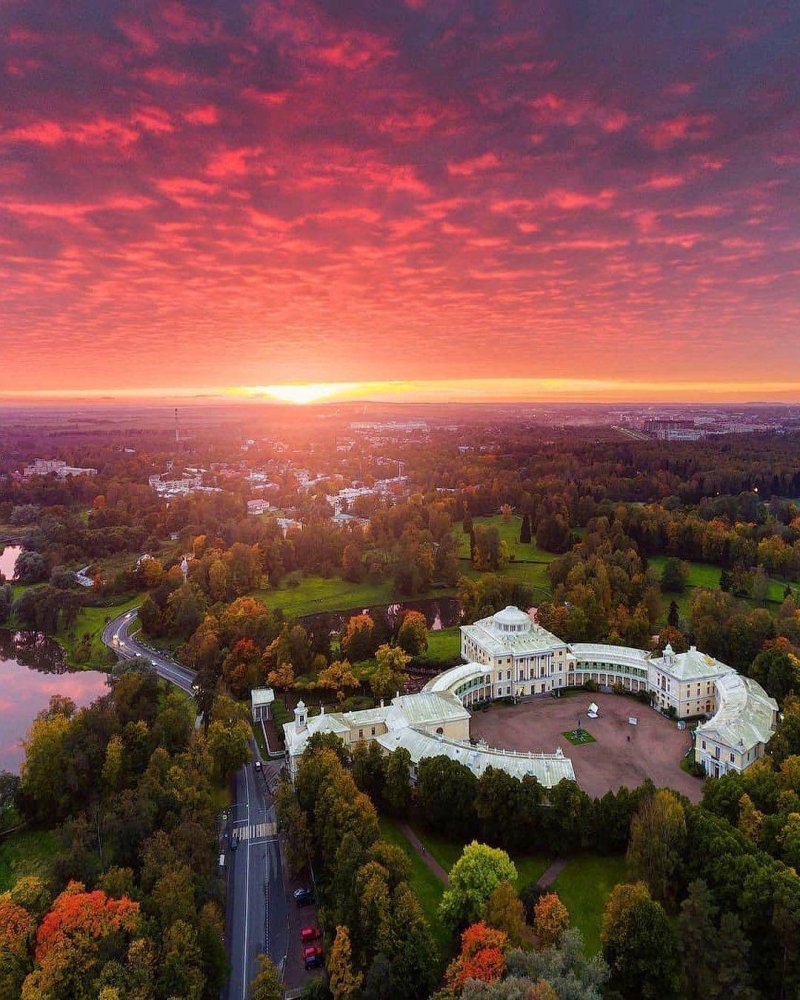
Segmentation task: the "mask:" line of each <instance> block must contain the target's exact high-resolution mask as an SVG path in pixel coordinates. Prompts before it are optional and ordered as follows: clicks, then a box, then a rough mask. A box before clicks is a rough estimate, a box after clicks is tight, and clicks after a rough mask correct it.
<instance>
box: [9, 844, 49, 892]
mask: <svg viewBox="0 0 800 1000" xmlns="http://www.w3.org/2000/svg"><path fill="white" fill-rule="evenodd" d="M57 851H58V845H57V843H56V838H55V834H54V833H53V832H52V831H51V830H28V829H23V830H18V831H17V832H16V833H10V834H9V835H8V836H7V837H3V838H2V839H0V892H5V891H6V890H7V889H10V888H11V887H12V886H13V885H15V884H16V883H17V882H18V881H19V879H21V878H23V877H24V876H26V875H41V876H42V877H43V878H49V877H50V872H51V867H52V863H53V858H54V857H55V855H56V853H57Z"/></svg>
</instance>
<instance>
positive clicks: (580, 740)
mask: <svg viewBox="0 0 800 1000" xmlns="http://www.w3.org/2000/svg"><path fill="white" fill-rule="evenodd" d="M561 735H562V736H563V737H564V739H567V740H569V741H570V743H571V744H572V745H573V746H574V747H580V746H583V745H584V744H585V743H596V742H597V741H596V740H595V738H594V736H592V734H591V733H590V732H587V730H585V729H581V730H577V729H572V730H570V731H569V732H568V733H562V734H561Z"/></svg>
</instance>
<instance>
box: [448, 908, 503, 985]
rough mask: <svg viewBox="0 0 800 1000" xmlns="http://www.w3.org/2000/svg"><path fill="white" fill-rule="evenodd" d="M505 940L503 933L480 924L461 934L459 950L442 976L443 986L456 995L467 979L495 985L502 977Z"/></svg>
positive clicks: (480, 922)
mask: <svg viewBox="0 0 800 1000" xmlns="http://www.w3.org/2000/svg"><path fill="white" fill-rule="evenodd" d="M507 949H508V938H507V936H506V934H505V932H504V931H501V930H497V929H496V928H494V927H489V926H487V925H486V924H485V923H484V922H483V921H482V920H481V921H478V922H477V923H474V924H472V925H470V926H469V927H467V928H466V929H465V930H464V931H463V933H462V934H461V950H460V952H459V954H458V956H457V958H455V959H453V961H452V962H451V963H450V965H449V966H448V967H447V971H446V972H445V976H444V978H445V985H446V987H447V989H448V990H449V991H450V993H451V994H454V995H456V996H457V995H458V994H459V993H460V992H461V990H462V989H463V988H464V985H465V984H466V983H467V982H468V981H469V980H470V979H477V980H478V981H479V982H483V983H495V982H497V981H498V980H499V979H500V978H501V976H502V975H503V970H504V969H505V955H506V951H507Z"/></svg>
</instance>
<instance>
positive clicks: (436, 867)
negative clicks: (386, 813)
mask: <svg viewBox="0 0 800 1000" xmlns="http://www.w3.org/2000/svg"><path fill="white" fill-rule="evenodd" d="M397 825H398V826H399V827H400V830H401V831H402V833H403V836H404V837H405V838H406V840H407V841H408V842H409V844H411V846H412V847H413V848H414V850H415V851H416V852H417V854H418V855H419V856H420V857H421V858H422V860H423V861H424V862H425V864H426V865H427V866H428V868H430V870H431V871H432V872H433V874H434V875H435V876H436V877H437V878H438V879H439V881H440V882H442V883H444V885H449V883H450V879H449V878H448V877H447V872H446V871H445V870H444V868H442V866H441V865H440V864H439V862H438V861H437V860H436V858H434V857H431V855H430V854H429V853H428V850H427V848H426V847H425V845H424V844H423V843H422V841H421V840H420V839H419V837H418V836H417V835H416V833H414V831H413V830H412V829H411V827H410V826H409V825H408V823H398V824H397Z"/></svg>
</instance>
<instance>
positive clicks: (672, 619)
mask: <svg viewBox="0 0 800 1000" xmlns="http://www.w3.org/2000/svg"><path fill="white" fill-rule="evenodd" d="M667 624H668V625H669V626H670V628H678V626H679V624H680V613H679V611H678V605H677V604H676V603H675V601H670V602H669V611H668V612H667Z"/></svg>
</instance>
